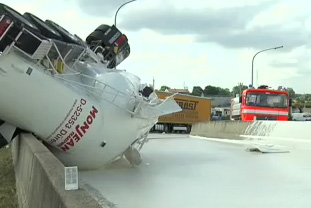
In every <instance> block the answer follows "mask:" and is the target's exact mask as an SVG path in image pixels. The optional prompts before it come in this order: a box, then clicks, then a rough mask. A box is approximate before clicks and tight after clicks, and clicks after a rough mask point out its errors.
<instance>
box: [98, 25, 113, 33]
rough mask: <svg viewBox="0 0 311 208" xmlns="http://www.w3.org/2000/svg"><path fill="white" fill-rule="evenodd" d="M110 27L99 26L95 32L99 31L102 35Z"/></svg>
mask: <svg viewBox="0 0 311 208" xmlns="http://www.w3.org/2000/svg"><path fill="white" fill-rule="evenodd" d="M109 28H110V26H109V25H104V24H103V25H99V26H98V27H97V28H96V29H95V31H101V32H103V33H105V32H106V31H107V30H109Z"/></svg>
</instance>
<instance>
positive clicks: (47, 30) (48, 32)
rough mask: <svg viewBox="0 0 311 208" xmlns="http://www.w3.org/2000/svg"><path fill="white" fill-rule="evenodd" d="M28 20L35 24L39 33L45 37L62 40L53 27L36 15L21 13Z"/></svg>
mask: <svg viewBox="0 0 311 208" xmlns="http://www.w3.org/2000/svg"><path fill="white" fill-rule="evenodd" d="M23 16H24V17H25V18H26V19H27V20H28V21H29V22H32V23H33V24H34V25H36V26H37V27H38V28H39V30H40V32H41V34H42V35H43V36H45V37H46V38H51V39H56V40H63V38H62V36H61V34H59V32H57V31H56V30H55V29H54V28H52V27H50V26H49V25H47V24H46V23H45V22H44V21H43V20H41V19H40V18H38V17H37V16H35V15H33V14H31V13H28V12H26V13H24V15H23Z"/></svg>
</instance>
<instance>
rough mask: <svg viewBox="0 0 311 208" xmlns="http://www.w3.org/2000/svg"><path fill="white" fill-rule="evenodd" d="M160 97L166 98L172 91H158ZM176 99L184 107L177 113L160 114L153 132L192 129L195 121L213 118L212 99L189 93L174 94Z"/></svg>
mask: <svg viewBox="0 0 311 208" xmlns="http://www.w3.org/2000/svg"><path fill="white" fill-rule="evenodd" d="M156 94H157V96H158V97H159V98H160V99H165V98H166V97H168V96H171V95H173V94H172V93H168V92H163V91H157V92H156ZM174 100H175V101H176V102H177V103H178V104H179V106H180V107H181V108H182V111H180V112H177V113H172V114H168V115H165V116H160V117H159V120H158V123H157V124H156V125H154V126H153V128H152V129H151V132H155V131H158V132H159V131H160V132H166V133H172V132H185V133H189V132H190V131H191V126H192V124H193V123H198V122H205V121H210V120H211V107H212V104H211V99H210V98H204V97H197V96H192V95H187V94H174Z"/></svg>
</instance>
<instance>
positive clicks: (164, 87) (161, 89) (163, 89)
mask: <svg viewBox="0 0 311 208" xmlns="http://www.w3.org/2000/svg"><path fill="white" fill-rule="evenodd" d="M166 89H171V88H169V87H168V86H166V85H163V86H161V88H160V91H165V90H166Z"/></svg>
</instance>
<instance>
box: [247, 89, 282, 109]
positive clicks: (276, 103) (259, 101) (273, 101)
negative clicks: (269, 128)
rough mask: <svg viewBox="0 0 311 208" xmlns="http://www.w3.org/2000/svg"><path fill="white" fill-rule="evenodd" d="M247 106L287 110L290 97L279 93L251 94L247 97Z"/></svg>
mask: <svg viewBox="0 0 311 208" xmlns="http://www.w3.org/2000/svg"><path fill="white" fill-rule="evenodd" d="M246 105H252V106H263V107H278V108H287V107H288V96H287V95H286V94H279V93H269V92H249V93H247V95H246Z"/></svg>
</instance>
